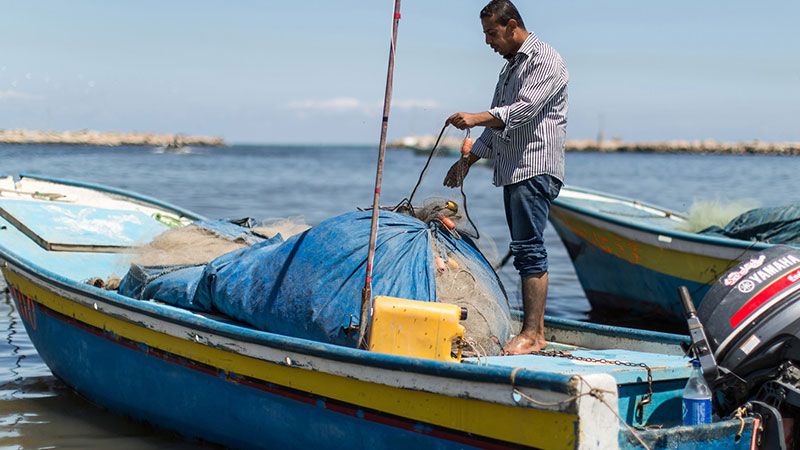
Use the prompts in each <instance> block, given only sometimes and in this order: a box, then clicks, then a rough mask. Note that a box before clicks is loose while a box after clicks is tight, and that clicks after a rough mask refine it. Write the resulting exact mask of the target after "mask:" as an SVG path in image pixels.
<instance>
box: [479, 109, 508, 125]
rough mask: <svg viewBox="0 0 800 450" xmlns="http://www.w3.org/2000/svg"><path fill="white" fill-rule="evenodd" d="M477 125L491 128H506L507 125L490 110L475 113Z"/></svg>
mask: <svg viewBox="0 0 800 450" xmlns="http://www.w3.org/2000/svg"><path fill="white" fill-rule="evenodd" d="M475 116H476V117H475V126H478V127H489V128H504V127H505V126H506V125H505V123H503V121H502V120H500V119H498V118H497V117H495V116H494V115H493V114H492V113H490V112H489V111H484V112H480V113H477V114H475Z"/></svg>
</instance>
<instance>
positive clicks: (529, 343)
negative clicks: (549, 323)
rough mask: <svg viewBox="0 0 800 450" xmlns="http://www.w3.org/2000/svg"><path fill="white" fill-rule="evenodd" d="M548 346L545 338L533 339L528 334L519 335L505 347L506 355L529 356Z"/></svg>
mask: <svg viewBox="0 0 800 450" xmlns="http://www.w3.org/2000/svg"><path fill="white" fill-rule="evenodd" d="M546 345H547V342H546V341H545V340H544V338H543V337H540V338H533V337H530V336H528V335H526V334H518V335H516V336H514V338H513V339H511V340H510V341H508V342H507V343H506V345H505V346H503V353H504V354H506V355H527V354H529V353H533V352H538V351H539V350H541V349H543V348H544V347H545V346H546Z"/></svg>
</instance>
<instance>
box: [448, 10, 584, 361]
mask: <svg viewBox="0 0 800 450" xmlns="http://www.w3.org/2000/svg"><path fill="white" fill-rule="evenodd" d="M480 18H481V24H482V25H483V34H484V35H485V36H486V44H488V45H489V46H490V47H491V48H492V49H493V50H494V51H495V52H497V53H499V54H500V55H501V56H502V57H503V58H505V59H506V64H505V66H504V67H503V69H502V70H501V71H500V79H499V80H498V82H497V87H496V88H495V91H494V99H493V100H492V106H491V109H489V110H488V111H484V112H480V113H474V114H473V113H466V112H458V113H455V114H453V115H452V116H450V118H448V119H447V121H448V123H450V124H452V125H453V126H455V127H456V128H459V129H461V130H465V129H469V128H472V127H476V126H483V127H486V128H485V130H484V132H483V134H481V136H480V138H478V139H477V140H476V141H475V143H474V145H473V147H472V151H471V153H470V154H469V155H468V156H466V157H464V158H461V159H460V160H459V161H458V162H456V163H455V164H453V167H451V168H450V171H449V172H448V173H447V176H446V177H445V180H444V184H445V186H449V187H458V186H460V185H461V183H462V182H463V180H464V177H465V176H466V175H467V171H469V167H470V166H471V165H472V164H474V163H475V161H477V160H478V159H480V158H493V159H494V181H493V182H494V185H495V186H502V187H503V199H504V204H505V212H506V220H507V222H508V228H509V230H510V232H511V244H510V249H511V253H512V254H513V255H514V267H516V269H517V270H518V271H519V274H520V277H521V279H522V306H523V309H524V318H523V324H522V331H520V333H519V335H517V336H515V337H514V338H513V339H512V340H511V341H509V342H508V343H507V344H506V345H505V347H504V348H503V350H504V351H505V352H506V353H509V354H521V353H530V352H534V351H537V350H540V349H542V348H543V347H544V346H545V345H546V342H545V338H544V307H545V302H546V300H547V284H548V276H547V251H546V250H545V247H544V240H543V233H544V228H545V225H546V224H547V215H548V213H549V211H550V204H551V202H552V201H553V200H554V199H555V198H556V197H557V196H558V193H559V191H560V189H561V185H562V180H563V179H564V141H565V139H566V126H567V82H568V81H569V74H568V72H567V68H566V66H565V64H564V61H563V59H562V58H561V55H559V54H558V52H556V50H555V49H553V48H552V47H551V46H550V45H548V44H546V43H545V42H542V41H541V40H540V39H539V38H538V37H536V35H534V34H533V33H530V32H528V31H527V30H526V29H525V24H524V23H523V22H522V17H521V16H520V14H519V11H517V8H516V7H515V6H514V4H513V3H511V2H510V1H508V0H492V1H491V2H490V3H489V4H488V5H486V6H485V7H484V8H483V10H481V13H480Z"/></svg>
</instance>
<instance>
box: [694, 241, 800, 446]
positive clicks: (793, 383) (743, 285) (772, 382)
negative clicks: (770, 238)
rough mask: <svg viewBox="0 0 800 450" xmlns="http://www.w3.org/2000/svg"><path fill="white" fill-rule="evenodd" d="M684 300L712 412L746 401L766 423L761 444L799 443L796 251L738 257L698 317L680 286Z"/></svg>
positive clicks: (799, 277)
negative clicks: (741, 258) (738, 259)
mask: <svg viewBox="0 0 800 450" xmlns="http://www.w3.org/2000/svg"><path fill="white" fill-rule="evenodd" d="M681 297H682V299H683V301H684V305H685V306H686V308H687V316H688V321H689V329H690V334H691V335H692V341H693V347H694V352H695V354H696V356H697V357H698V358H699V359H700V361H701V365H702V367H703V373H704V375H705V377H706V380H707V381H708V382H709V385H710V387H711V389H712V391H714V404H715V407H716V409H717V412H718V413H719V414H720V415H728V414H731V413H732V412H733V411H735V410H736V409H737V408H738V407H740V406H745V407H746V408H747V409H748V410H749V411H751V412H753V413H755V414H759V415H760V416H761V418H762V420H763V423H764V435H763V441H762V444H763V446H765V448H770V449H772V448H776V449H778V448H780V449H785V448H787V446H786V445H787V443H788V444H789V447H790V448H797V447H796V445H797V444H800V438H797V439H795V436H797V435H798V432H799V431H800V423H799V424H798V426H794V421H795V418H800V250H798V249H795V248H792V247H787V246H776V247H771V248H769V249H767V250H764V251H762V252H759V253H757V254H755V255H754V256H752V257H750V258H748V259H746V260H743V261H741V262H740V264H738V265H736V266H735V267H734V268H733V269H731V270H730V271H728V272H727V273H725V275H723V276H722V277H721V278H720V279H719V280H717V281H716V282H715V283H714V285H713V286H712V287H711V289H710V290H709V291H708V294H706V296H705V297H704V298H703V301H702V303H701V305H700V308H699V309H698V310H697V312H696V316H695V315H694V314H693V312H694V311H693V309H694V307H693V306H692V305H691V303H692V302H691V299H690V298H689V296H688V292H687V291H686V290H685V288H682V292H681ZM784 429H786V434H785V433H784Z"/></svg>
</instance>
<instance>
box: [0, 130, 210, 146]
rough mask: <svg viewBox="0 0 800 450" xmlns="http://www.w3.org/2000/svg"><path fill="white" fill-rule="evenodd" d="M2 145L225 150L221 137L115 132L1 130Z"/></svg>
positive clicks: (0, 142)
mask: <svg viewBox="0 0 800 450" xmlns="http://www.w3.org/2000/svg"><path fill="white" fill-rule="evenodd" d="M0 144H62V145H105V146H110V147H114V146H120V145H147V146H153V147H166V146H185V145H191V146H223V145H225V141H224V140H223V139H222V138H221V137H213V136H190V135H184V134H167V133H165V134H158V133H140V132H131V133H121V132H113V131H93V130H80V131H31V130H0Z"/></svg>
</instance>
